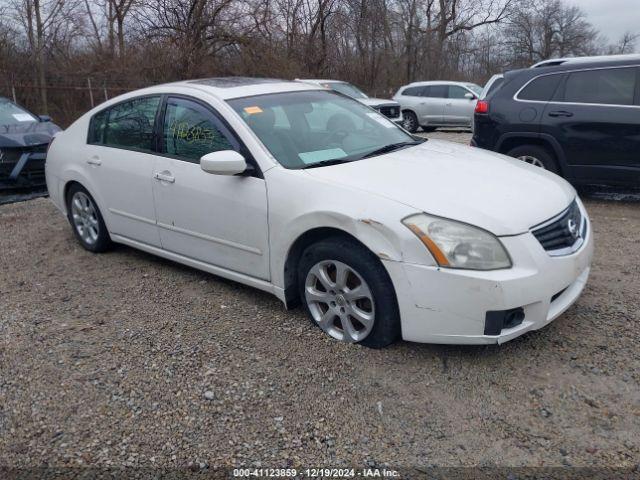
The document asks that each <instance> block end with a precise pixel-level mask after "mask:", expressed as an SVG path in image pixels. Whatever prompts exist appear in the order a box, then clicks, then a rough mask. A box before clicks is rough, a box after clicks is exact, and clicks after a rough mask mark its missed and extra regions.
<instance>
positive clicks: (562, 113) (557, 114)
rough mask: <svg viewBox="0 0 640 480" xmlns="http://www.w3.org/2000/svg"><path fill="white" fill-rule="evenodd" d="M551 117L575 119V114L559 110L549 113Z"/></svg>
mask: <svg viewBox="0 0 640 480" xmlns="http://www.w3.org/2000/svg"><path fill="white" fill-rule="evenodd" d="M549 116H550V117H573V113H571V112H567V111H565V110H559V111H557V112H549Z"/></svg>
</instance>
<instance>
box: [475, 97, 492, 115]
mask: <svg viewBox="0 0 640 480" xmlns="http://www.w3.org/2000/svg"><path fill="white" fill-rule="evenodd" d="M476 113H489V102H487V101H486V100H478V102H477V103H476Z"/></svg>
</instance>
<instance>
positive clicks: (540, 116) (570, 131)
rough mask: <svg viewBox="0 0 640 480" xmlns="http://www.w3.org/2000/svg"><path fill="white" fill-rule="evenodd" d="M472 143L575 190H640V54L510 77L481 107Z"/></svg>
mask: <svg viewBox="0 0 640 480" xmlns="http://www.w3.org/2000/svg"><path fill="white" fill-rule="evenodd" d="M471 144H472V145H474V146H477V147H480V148H485V149H487V150H493V151H495V152H500V153H505V154H507V155H510V156H512V157H516V158H519V159H521V160H524V161H526V162H528V163H531V164H533V165H536V166H539V167H544V168H546V169H547V170H551V171H553V172H555V173H558V174H559V175H562V176H564V177H565V178H567V179H568V180H569V181H571V182H572V183H575V184H612V185H616V184H617V185H634V186H640V55H637V56H621V57H616V56H612V57H601V58H593V59H589V58H577V59H563V60H557V61H552V62H546V63H544V64H541V65H540V66H536V67H534V68H530V69H526V70H515V71H512V72H507V73H506V74H505V75H504V81H503V82H502V83H501V84H500V85H499V87H498V88H495V89H493V90H492V91H491V92H490V93H489V95H488V96H487V97H486V98H485V99H483V100H481V101H479V102H478V104H477V106H476V112H475V115H474V135H473V139H472V140H471Z"/></svg>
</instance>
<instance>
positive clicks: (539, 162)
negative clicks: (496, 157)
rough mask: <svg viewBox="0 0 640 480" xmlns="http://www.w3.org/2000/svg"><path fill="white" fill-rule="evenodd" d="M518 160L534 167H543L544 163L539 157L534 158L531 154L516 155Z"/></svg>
mask: <svg viewBox="0 0 640 480" xmlns="http://www.w3.org/2000/svg"><path fill="white" fill-rule="evenodd" d="M518 160H522V161H523V162H525V163H528V164H529V165H533V166H534V167H540V168H545V166H544V163H542V160H540V159H539V158H536V157H534V156H532V155H521V156H519V157H518Z"/></svg>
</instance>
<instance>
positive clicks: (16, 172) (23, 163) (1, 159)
mask: <svg viewBox="0 0 640 480" xmlns="http://www.w3.org/2000/svg"><path fill="white" fill-rule="evenodd" d="M46 149H47V146H46V145H38V146H36V147H31V148H3V149H0V188H2V189H14V188H36V187H44V186H45V185H46V179H45V174H44V164H45V160H46V156H47V154H46Z"/></svg>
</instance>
